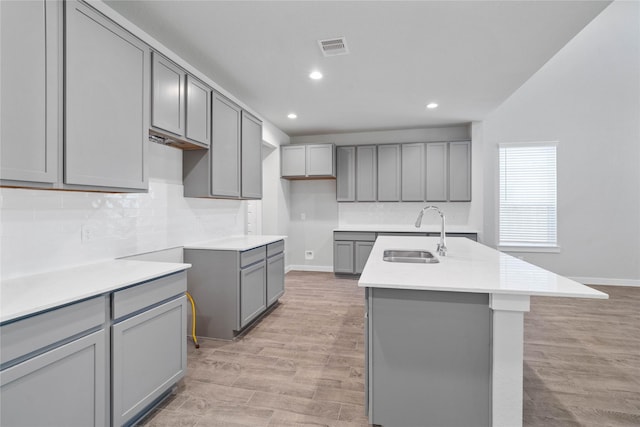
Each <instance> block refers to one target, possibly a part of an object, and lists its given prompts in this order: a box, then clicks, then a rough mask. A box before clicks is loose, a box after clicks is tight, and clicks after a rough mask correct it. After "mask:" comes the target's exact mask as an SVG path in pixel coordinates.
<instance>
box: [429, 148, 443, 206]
mask: <svg viewBox="0 0 640 427" xmlns="http://www.w3.org/2000/svg"><path fill="white" fill-rule="evenodd" d="M447 147H448V145H447V143H446V142H435V143H428V144H427V156H426V189H427V192H426V201H427V202H444V201H447V172H448V171H447V169H448V161H447V160H448V155H447V154H448V153H447Z"/></svg>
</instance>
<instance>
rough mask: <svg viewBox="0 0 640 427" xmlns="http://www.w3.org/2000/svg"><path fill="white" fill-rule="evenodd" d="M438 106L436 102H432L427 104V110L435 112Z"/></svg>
mask: <svg viewBox="0 0 640 427" xmlns="http://www.w3.org/2000/svg"><path fill="white" fill-rule="evenodd" d="M437 107H438V104H436V103H435V102H430V103H428V104H427V108H428V109H430V110H433V109H434V108H437Z"/></svg>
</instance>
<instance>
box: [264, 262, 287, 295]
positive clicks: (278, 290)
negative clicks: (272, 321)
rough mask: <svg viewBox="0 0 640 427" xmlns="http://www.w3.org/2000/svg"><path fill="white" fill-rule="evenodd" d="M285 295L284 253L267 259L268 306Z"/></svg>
mask: <svg viewBox="0 0 640 427" xmlns="http://www.w3.org/2000/svg"><path fill="white" fill-rule="evenodd" d="M283 294H284V253H280V254H279V255H276V256H274V257H271V258H269V259H267V306H270V305H273V304H274V303H275V302H276V301H278V298H280V297H281V296H282V295H283Z"/></svg>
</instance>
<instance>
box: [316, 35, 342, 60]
mask: <svg viewBox="0 0 640 427" xmlns="http://www.w3.org/2000/svg"><path fill="white" fill-rule="evenodd" d="M318 44H319V45H320V50H322V54H323V55H324V56H336V55H346V54H347V53H349V48H348V47H347V40H346V39H345V38H344V37H334V38H332V39H326V40H318Z"/></svg>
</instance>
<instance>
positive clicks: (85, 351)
mask: <svg viewBox="0 0 640 427" xmlns="http://www.w3.org/2000/svg"><path fill="white" fill-rule="evenodd" d="M105 343H106V338H105V332H104V331H103V330H101V331H98V332H95V333H93V334H91V335H87V336H85V337H83V338H80V339H77V340H75V341H72V342H70V343H68V344H65V345H63V346H60V347H57V348H54V349H52V350H50V351H47V352H46V353H43V354H40V355H38V356H36V357H33V358H31V359H28V360H26V361H24V362H22V363H20V364H17V365H15V366H12V367H10V368H7V369H5V370H3V371H2V372H0V390H1V400H2V411H0V425H3V426H15V427H20V426H24V427H33V426H65V427H66V426H69V427H72V426H78V427H83V426H104V425H105V424H106V419H107V418H106V401H107V400H106V399H107V397H106V390H107V362H106V348H105Z"/></svg>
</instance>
